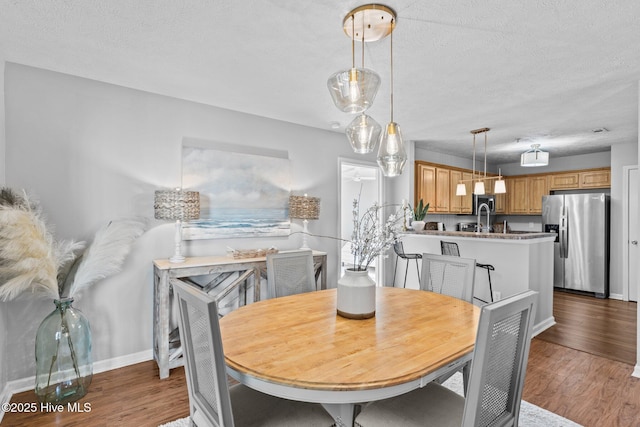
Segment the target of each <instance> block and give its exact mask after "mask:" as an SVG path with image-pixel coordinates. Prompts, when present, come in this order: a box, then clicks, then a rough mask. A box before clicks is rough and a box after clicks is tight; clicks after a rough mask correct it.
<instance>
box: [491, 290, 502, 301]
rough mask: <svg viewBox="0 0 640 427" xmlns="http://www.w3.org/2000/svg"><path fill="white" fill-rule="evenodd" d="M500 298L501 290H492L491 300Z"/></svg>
mask: <svg viewBox="0 0 640 427" xmlns="http://www.w3.org/2000/svg"><path fill="white" fill-rule="evenodd" d="M501 299H502V292H500V291H493V301H494V302H495V301H500V300H501Z"/></svg>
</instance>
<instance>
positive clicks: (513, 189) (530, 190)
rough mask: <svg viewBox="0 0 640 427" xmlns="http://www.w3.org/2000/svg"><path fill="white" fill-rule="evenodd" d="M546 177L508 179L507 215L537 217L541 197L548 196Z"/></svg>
mask: <svg viewBox="0 0 640 427" xmlns="http://www.w3.org/2000/svg"><path fill="white" fill-rule="evenodd" d="M547 182H548V180H547V176H546V175H537V176H516V177H508V178H507V179H506V184H507V200H508V208H507V213H509V214H520V215H539V214H541V213H542V196H546V195H548V194H549V186H548V184H547Z"/></svg>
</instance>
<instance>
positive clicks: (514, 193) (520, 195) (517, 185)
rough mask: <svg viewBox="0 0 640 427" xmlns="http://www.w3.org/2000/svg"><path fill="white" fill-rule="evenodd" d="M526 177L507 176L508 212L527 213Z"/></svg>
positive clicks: (527, 181)
mask: <svg viewBox="0 0 640 427" xmlns="http://www.w3.org/2000/svg"><path fill="white" fill-rule="evenodd" d="M528 184H529V179H528V178H508V179H507V186H508V188H507V193H508V194H509V196H508V200H509V213H510V214H527V213H529V193H528Z"/></svg>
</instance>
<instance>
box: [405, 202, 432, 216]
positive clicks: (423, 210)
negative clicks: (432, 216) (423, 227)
mask: <svg viewBox="0 0 640 427" xmlns="http://www.w3.org/2000/svg"><path fill="white" fill-rule="evenodd" d="M409 207H411V206H409ZM428 211H429V203H427V204H426V205H425V204H424V200H422V199H420V201H419V202H418V206H416V208H415V209H413V219H415V220H416V221H422V220H424V217H425V216H427V212H428Z"/></svg>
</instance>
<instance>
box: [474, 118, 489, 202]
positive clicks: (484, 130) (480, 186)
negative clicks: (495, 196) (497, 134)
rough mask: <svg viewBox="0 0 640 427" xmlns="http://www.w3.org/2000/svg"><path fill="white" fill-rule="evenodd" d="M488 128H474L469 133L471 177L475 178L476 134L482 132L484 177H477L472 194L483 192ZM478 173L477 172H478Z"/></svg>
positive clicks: (485, 174)
mask: <svg viewBox="0 0 640 427" xmlns="http://www.w3.org/2000/svg"><path fill="white" fill-rule="evenodd" d="M489 130H490V129H489V128H480V129H475V130H472V131H471V133H472V134H473V176H472V178H474V179H475V167H476V135H477V134H479V133H484V178H479V179H478V180H477V181H476V183H475V185H474V186H473V193H474V194H480V195H482V194H485V188H484V179H486V178H487V132H489ZM478 175H479V173H478Z"/></svg>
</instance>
